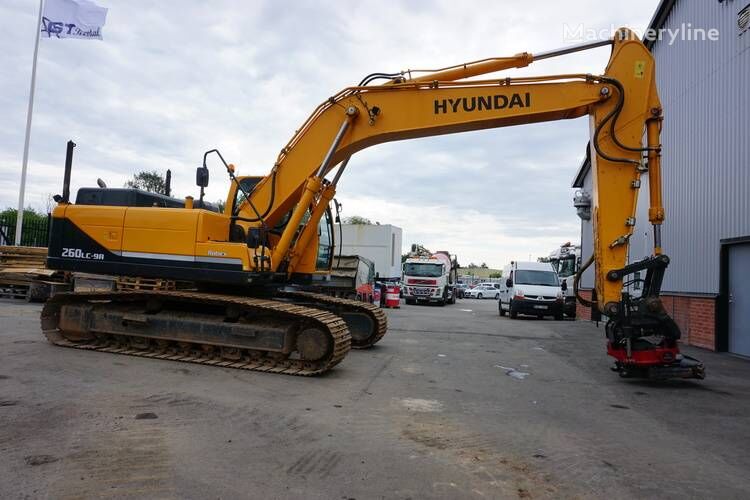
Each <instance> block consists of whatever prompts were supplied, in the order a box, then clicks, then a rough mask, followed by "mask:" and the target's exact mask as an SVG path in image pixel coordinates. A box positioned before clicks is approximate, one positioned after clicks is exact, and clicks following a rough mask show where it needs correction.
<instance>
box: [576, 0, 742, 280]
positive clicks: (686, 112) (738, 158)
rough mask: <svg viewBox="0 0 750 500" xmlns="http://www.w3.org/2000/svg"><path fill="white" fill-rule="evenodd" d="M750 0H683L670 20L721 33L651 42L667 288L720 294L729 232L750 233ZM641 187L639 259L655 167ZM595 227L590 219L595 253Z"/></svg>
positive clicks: (647, 231) (645, 248)
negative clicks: (749, 15)
mask: <svg viewBox="0 0 750 500" xmlns="http://www.w3.org/2000/svg"><path fill="white" fill-rule="evenodd" d="M746 5H748V1H747V0H745V1H736V0H735V1H733V2H722V3H719V2H716V1H707V0H679V1H677V2H676V4H675V6H674V8H673V9H672V11H671V12H670V14H669V16H668V17H667V19H666V21H665V23H664V26H663V27H664V28H666V29H672V30H674V29H677V28H680V27H681V25H682V24H683V23H686V24H687V23H690V24H691V25H692V27H693V28H704V29H706V30H708V29H710V28H717V29H718V30H719V32H720V35H719V40H718V41H687V40H686V41H682V40H677V41H675V43H674V44H672V45H670V44H669V43H668V41H667V40H661V41H657V42H656V43H655V44H654V47H653V49H652V51H653V54H654V57H655V59H656V65H657V66H656V71H657V80H658V86H659V94H660V96H661V100H662V103H663V106H664V126H663V130H662V144H663V159H662V170H663V173H662V178H663V193H664V206H665V209H666V215H667V220H666V222H665V224H664V227H663V229H662V234H663V246H664V251H665V253H666V254H667V255H669V256H670V257H671V259H672V263H671V265H670V268H669V270H668V272H667V275H666V278H665V281H664V286H663V290H664V291H671V292H687V293H705V294H717V293H718V292H719V249H720V241H721V240H722V239H724V238H734V237H741V236H748V235H750V147H749V146H748V143H750V31H749V32H746V33H745V34H744V35H743V36H738V29H737V14H738V12H739V11H740V10H742V9H743V8H744V7H745V6H746ZM590 177H591V174H590V173H589V175H588V176H587V179H586V180H585V181H584V182H588V183H589V184H590V182H591V180H590ZM640 195H641V196H640V199H639V204H638V212H637V221H638V223H637V225H636V228H635V233H634V235H633V238H632V239H631V243H630V252H629V256H630V261H634V260H639V259H641V258H643V257H645V256H646V255H650V253H651V246H652V245H653V236H652V230H651V226H650V224H649V223H648V179H647V176H644V179H643V184H642V187H641V190H640ZM590 233H591V226H590V224H584V225H583V226H582V240H583V241H582V248H583V253H584V254H586V255H590V252H591V243H590V240H591V235H590ZM586 245H588V246H586ZM589 283H590V280H587V281H584V286H590V284H589Z"/></svg>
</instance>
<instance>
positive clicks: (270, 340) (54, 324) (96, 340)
mask: <svg viewBox="0 0 750 500" xmlns="http://www.w3.org/2000/svg"><path fill="white" fill-rule="evenodd" d="M42 330H43V331H44V334H45V336H46V337H47V339H48V340H49V341H50V342H52V343H53V344H56V345H59V346H64V347H73V348H77V349H86V350H96V351H102V352H109V353H118V354H129V355H133V356H142V357H147V358H158V359H169V360H178V361H187V362H191V363H200V364H206V365H217V366H223V367H229V368H240V369H244V370H256V371H263V372H273V373H283V374H288V375H318V374H321V373H323V372H326V371H328V370H330V369H331V368H333V367H334V366H336V365H337V364H338V363H339V362H340V361H341V360H342V359H344V357H345V356H346V354H347V352H349V349H350V347H351V336H350V335H349V329H348V328H347V326H346V323H344V321H343V320H342V319H341V318H340V317H338V316H336V315H334V314H331V313H329V312H326V311H323V310H320V309H313V308H310V307H305V306H302V305H298V304H294V303H288V302H280V301H276V300H266V299H255V298H245V297H237V296H227V295H218V294H207V293H203V292H175V291H168V292H159V291H152V292H146V291H138V292H112V293H110V292H99V293H97V292H94V293H61V294H57V295H55V296H54V297H53V298H52V299H51V300H50V301H49V302H47V304H46V305H45V307H44V309H43V311H42Z"/></svg>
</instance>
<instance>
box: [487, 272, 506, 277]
mask: <svg viewBox="0 0 750 500" xmlns="http://www.w3.org/2000/svg"><path fill="white" fill-rule="evenodd" d="M502 277H503V272H502V271H497V272H494V273H490V278H502Z"/></svg>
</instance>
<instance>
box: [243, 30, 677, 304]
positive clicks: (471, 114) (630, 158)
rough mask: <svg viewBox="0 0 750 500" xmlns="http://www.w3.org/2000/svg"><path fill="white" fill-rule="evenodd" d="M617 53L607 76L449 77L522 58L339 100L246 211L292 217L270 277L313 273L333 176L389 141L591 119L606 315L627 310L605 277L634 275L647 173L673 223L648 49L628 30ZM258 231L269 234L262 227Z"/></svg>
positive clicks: (656, 209)
mask: <svg viewBox="0 0 750 500" xmlns="http://www.w3.org/2000/svg"><path fill="white" fill-rule="evenodd" d="M601 44H602V43H601V42H598V43H597V44H596V45H601ZM611 44H612V55H611V58H610V61H609V64H608V66H607V69H606V71H605V73H604V75H603V76H594V75H586V74H569V75H555V76H545V77H529V78H502V79H493V80H441V79H439V78H462V79H463V78H465V77H468V76H477V75H481V74H483V73H485V72H487V71H496V70H497V69H503V68H507V67H518V66H525V65H527V64H528V63H529V62H530V61H531V60H533V58H534V56H532V55H530V54H521V55H519V56H515V57H512V58H500V59H491V60H486V61H481V62H477V63H471V64H467V65H461V66H459V67H456V68H448V69H444V70H441V71H439V72H437V73H433V74H428V75H426V76H420V77H418V78H413V79H405V78H402V77H399V78H395V79H393V80H391V81H389V82H388V83H386V84H385V85H379V86H359V87H350V88H347V89H344V90H343V91H341V92H339V93H338V94H337V95H336V96H334V97H332V98H330V99H329V100H328V101H326V102H325V103H323V104H321V105H320V106H319V107H318V109H316V111H315V112H314V113H313V114H312V115H311V116H310V118H308V120H307V121H306V122H305V123H304V124H303V126H302V127H301V128H300V130H299V131H298V132H297V133H296V134H295V135H294V137H292V139H291V140H290V141H289V143H288V144H287V146H286V147H285V148H284V149H283V150H282V152H281V153H280V155H279V158H278V160H277V162H276V164H275V166H274V168H273V171H272V173H271V174H270V175H268V176H267V177H266V178H264V179H263V180H262V181H260V182H259V183H258V184H257V185H256V186H255V189H254V190H253V191H252V193H251V194H250V200H249V201H250V203H252V206H254V207H255V209H256V210H255V211H251V210H250V208H249V204H245V206H244V208H243V212H244V217H245V218H246V219H248V220H252V219H253V218H257V217H256V216H255V213H256V211H257V212H261V213H265V216H264V218H263V223H264V224H265V225H266V226H274V225H276V224H277V223H278V222H279V221H280V220H282V218H284V217H289V213H290V212H291V217H289V222H288V223H287V224H286V228H285V230H284V232H283V234H282V235H281V237H280V238H279V239H278V240H277V241H276V242H275V243H274V244H273V248H272V259H271V269H272V270H273V271H286V272H288V273H293V272H298V273H310V272H313V271H314V269H312V268H310V266H309V264H306V263H309V262H310V261H311V259H309V258H306V255H305V254H306V252H308V251H312V250H313V249H310V248H309V247H310V243H311V242H312V241H313V239H314V238H313V236H314V235H313V234H307V233H312V232H314V231H315V230H316V229H317V223H318V222H319V216H321V215H322V213H323V211H322V210H317V211H316V210H315V207H316V206H317V205H318V204H319V203H321V202H323V203H325V202H326V200H329V199H330V198H332V196H333V193H334V192H335V182H328V181H327V180H326V179H325V177H326V174H328V173H329V172H331V171H332V170H333V169H334V168H335V167H336V165H338V164H342V166H340V167H339V168H340V169H343V168H344V166H343V162H344V161H345V160H347V161H348V159H349V158H350V157H351V156H352V155H353V154H354V153H355V152H357V151H359V150H361V149H364V148H366V147H369V146H373V145H375V144H380V143H383V142H389V141H396V140H404V139H412V138H418V137H427V136H435V135H442V134H451V133H457V132H466V131H471V130H481V129H489V128H499V127H506V126H512V125H520V124H526V123H536V122H544V121H553V120H563V119H571V118H578V117H581V116H584V115H589V116H590V117H591V137H590V140H591V145H592V146H591V147H592V149H593V150H594V151H592V166H593V171H594V192H593V207H592V208H593V210H592V212H593V214H594V233H595V243H594V247H595V252H594V254H595V261H596V264H597V266H596V267H597V273H596V275H597V278H596V289H597V297H598V298H599V301H600V303H601V304H602V308H604V305H606V304H610V303H611V304H617V303H619V301H620V293H621V290H622V280H621V279H619V280H608V279H607V278H606V275H607V273H609V272H610V271H613V270H618V269H622V268H623V267H624V265H625V261H626V252H627V242H628V240H629V238H630V236H631V234H632V232H633V227H634V224H635V210H636V202H637V198H638V187H639V186H640V182H639V179H640V176H641V174H642V173H643V172H645V171H646V170H647V169H650V171H651V183H650V184H649V186H650V200H651V204H652V205H651V209H650V211H649V213H650V215H651V222H652V223H653V224H654V225H655V226H658V225H659V224H661V222H662V221H663V219H664V209H663V207H662V206H661V186H660V176H659V158H660V145H659V124H660V121H661V106H660V103H659V98H658V95H657V91H656V85H655V75H654V63H653V59H652V57H651V54H650V52H649V51H648V49H647V48H646V47H645V46H644V45H643V44H642V43H641V42H640V41H639V40H638V39H636V38H635V37H634V36H633V34H632V33H631V32H629V31H627V30H621V31H620V32H618V36H617V37H616V38H615V39H614V40H612V41H611ZM564 52H566V51H564ZM646 131H648V133H647V135H646V137H647V141H646V142H647V144H646V145H645V146H644V145H643V144H642V143H643V137H644V133H645V132H646ZM335 180H336V182H337V181H338V176H337V177H336V179H335ZM311 211H312V212H314V213H313V217H310V218H309V219H307V220H306V221H305V223H304V225H303V226H304V227H303V228H302V230H301V231H300V230H299V227H300V224H301V223H302V220H303V217H305V214H309V213H310V212H311ZM316 217H317V218H318V219H317V220H316ZM248 225H249V226H255V227H258V226H260V225H261V222H260V221H256V222H254V223H250V224H248ZM660 247H661V245H660V243H659V242H655V250H654V253H655V255H658V254H660V253H661V249H660ZM603 312H604V311H603ZM608 312H612V311H608Z"/></svg>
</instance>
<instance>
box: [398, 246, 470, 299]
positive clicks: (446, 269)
mask: <svg viewBox="0 0 750 500" xmlns="http://www.w3.org/2000/svg"><path fill="white" fill-rule="evenodd" d="M401 279H402V287H403V294H404V300H405V301H406V303H407V304H416V303H418V302H427V303H429V302H436V303H438V304H439V305H441V306H444V305H445V304H455V303H456V283H458V260H457V258H456V256H455V255H451V254H450V253H449V252H447V251H445V250H440V251H438V252H435V253H432V252H430V251H429V250H427V249H425V248H424V247H421V246H419V245H412V251H411V252H410V253H409V255H408V257H407V258H406V261H404V264H403V274H402V278H401Z"/></svg>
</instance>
